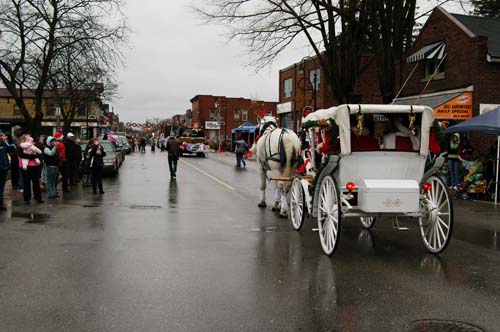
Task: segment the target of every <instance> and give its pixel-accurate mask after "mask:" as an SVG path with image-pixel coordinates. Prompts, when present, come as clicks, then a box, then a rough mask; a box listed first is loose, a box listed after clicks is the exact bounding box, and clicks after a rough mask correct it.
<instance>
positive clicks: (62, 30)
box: [0, 0, 127, 134]
mask: <svg viewBox="0 0 500 332" xmlns="http://www.w3.org/2000/svg"><path fill="white" fill-rule="evenodd" d="M0 1H1V2H0V6H1V9H0V31H2V38H1V39H0V79H1V80H2V82H3V83H4V85H5V86H6V87H7V89H8V90H9V92H10V93H11V95H12V96H13V98H14V99H15V100H16V103H17V105H18V106H19V109H20V110H21V113H22V115H23V117H24V118H25V120H26V127H27V128H26V129H27V130H28V131H30V132H32V133H33V134H37V133H39V131H40V129H41V122H42V119H43V116H44V114H43V112H42V101H43V98H44V92H45V91H46V88H47V84H48V82H49V80H50V78H51V75H52V74H51V70H52V64H53V62H54V59H55V58H57V56H58V54H59V53H61V52H63V50H64V49H66V48H68V47H71V46H73V45H75V44H77V43H81V44H84V43H85V42H90V41H92V42H94V43H98V44H100V46H101V50H103V51H109V52H115V53H119V46H120V45H121V44H122V42H124V41H125V37H126V32H127V29H126V26H125V23H124V19H123V18H121V12H120V5H121V0H0ZM110 16H114V18H115V19H114V20H109V19H108V18H109V17H110ZM105 18H106V20H105ZM106 21H107V22H112V23H105V22H106ZM115 59H116V58H115ZM26 90H29V91H31V92H32V93H33V94H34V104H35V114H34V115H32V114H30V113H29V112H28V109H27V107H26V104H25V101H24V99H23V91H26Z"/></svg>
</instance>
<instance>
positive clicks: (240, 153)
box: [235, 139, 248, 168]
mask: <svg viewBox="0 0 500 332" xmlns="http://www.w3.org/2000/svg"><path fill="white" fill-rule="evenodd" d="M235 152H236V167H238V168H240V167H241V164H243V167H246V166H247V163H246V162H245V154H246V153H247V152H248V144H247V142H245V141H244V140H242V139H240V140H238V141H236V149H235Z"/></svg>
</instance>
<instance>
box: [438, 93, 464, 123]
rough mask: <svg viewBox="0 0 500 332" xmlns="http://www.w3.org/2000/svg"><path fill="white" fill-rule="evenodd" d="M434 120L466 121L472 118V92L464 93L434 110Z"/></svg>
mask: <svg viewBox="0 0 500 332" xmlns="http://www.w3.org/2000/svg"><path fill="white" fill-rule="evenodd" d="M434 117H435V118H436V119H448V120H468V119H470V118H472V92H464V93H462V94H461V95H460V96H458V97H455V98H453V99H452V100H450V101H449V102H447V103H446V104H443V105H440V106H438V107H436V108H434Z"/></svg>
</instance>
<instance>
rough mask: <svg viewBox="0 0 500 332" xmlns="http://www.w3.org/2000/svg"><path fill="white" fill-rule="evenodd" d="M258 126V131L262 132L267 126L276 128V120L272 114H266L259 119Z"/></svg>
mask: <svg viewBox="0 0 500 332" xmlns="http://www.w3.org/2000/svg"><path fill="white" fill-rule="evenodd" d="M258 127H259V130H260V132H261V133H264V131H266V129H268V128H278V121H277V120H276V118H275V117H274V116H271V115H266V116H264V117H262V118H261V119H260V122H259V125H258Z"/></svg>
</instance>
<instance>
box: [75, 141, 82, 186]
mask: <svg viewBox="0 0 500 332" xmlns="http://www.w3.org/2000/svg"><path fill="white" fill-rule="evenodd" d="M81 144H82V140H81V139H79V138H77V139H75V155H74V157H73V159H74V165H73V183H75V184H76V183H79V182H80V166H81V164H82V160H83V151H82V145H81Z"/></svg>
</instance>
